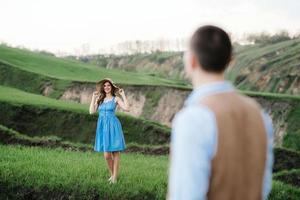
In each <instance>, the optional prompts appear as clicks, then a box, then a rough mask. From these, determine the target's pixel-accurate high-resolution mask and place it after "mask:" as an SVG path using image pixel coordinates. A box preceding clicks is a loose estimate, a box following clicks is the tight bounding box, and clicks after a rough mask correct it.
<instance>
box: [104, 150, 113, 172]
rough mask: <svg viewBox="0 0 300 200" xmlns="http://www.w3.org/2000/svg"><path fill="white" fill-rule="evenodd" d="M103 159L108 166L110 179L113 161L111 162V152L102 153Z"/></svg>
mask: <svg viewBox="0 0 300 200" xmlns="http://www.w3.org/2000/svg"><path fill="white" fill-rule="evenodd" d="M104 158H105V160H106V163H107V165H108V169H109V172H110V176H111V177H112V176H113V175H114V160H113V155H112V153H111V152H104Z"/></svg>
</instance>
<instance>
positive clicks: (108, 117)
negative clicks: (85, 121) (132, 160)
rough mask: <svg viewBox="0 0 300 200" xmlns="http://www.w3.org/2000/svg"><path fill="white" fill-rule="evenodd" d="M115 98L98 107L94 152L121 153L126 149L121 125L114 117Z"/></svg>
mask: <svg viewBox="0 0 300 200" xmlns="http://www.w3.org/2000/svg"><path fill="white" fill-rule="evenodd" d="M116 107H117V104H116V102H115V97H113V98H112V99H111V100H108V101H106V102H103V103H102V104H101V105H100V106H99V107H98V112H99V117H98V121H97V128H96V138H95V145H94V151H98V152H99V151H101V152H111V151H123V150H125V148H126V145H125V139H124V135H123V130H122V126H121V123H120V121H119V119H118V118H117V116H116V115H115V110H116Z"/></svg>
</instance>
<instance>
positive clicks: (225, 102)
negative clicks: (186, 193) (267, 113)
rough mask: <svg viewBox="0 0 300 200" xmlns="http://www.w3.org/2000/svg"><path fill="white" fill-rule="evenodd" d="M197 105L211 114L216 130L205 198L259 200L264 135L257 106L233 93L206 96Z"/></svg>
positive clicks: (264, 146) (263, 159) (247, 98)
mask: <svg viewBox="0 0 300 200" xmlns="http://www.w3.org/2000/svg"><path fill="white" fill-rule="evenodd" d="M200 103H201V104H202V105H205V106H207V107H209V108H210V109H211V110H212V111H213V112H214V114H215V117H216V121H217V128H218V132H217V135H218V142H217V152H216V155H215V157H214V158H213V160H212V173H211V179H210V186H209V190H208V194H207V197H208V199H209V200H248V199H249V200H254V199H255V200H256V199H262V188H263V177H264V169H265V160H266V155H267V135H266V130H265V127H264V123H263V119H262V116H261V114H260V111H261V108H260V106H259V105H258V104H257V103H256V102H255V101H254V100H252V99H250V98H249V97H245V96H243V95H240V94H237V93H236V92H226V93H218V94H214V95H209V96H207V97H204V98H203V99H201V101H200Z"/></svg>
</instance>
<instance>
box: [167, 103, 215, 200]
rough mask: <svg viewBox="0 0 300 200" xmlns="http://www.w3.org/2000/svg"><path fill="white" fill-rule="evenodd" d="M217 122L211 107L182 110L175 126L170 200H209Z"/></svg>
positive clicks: (172, 138)
mask: <svg viewBox="0 0 300 200" xmlns="http://www.w3.org/2000/svg"><path fill="white" fill-rule="evenodd" d="M216 130H217V127H216V119H215V116H214V114H213V112H212V111H211V110H209V109H208V108H207V107H204V106H200V105H195V106H189V107H187V108H184V109H183V110H181V111H180V112H179V113H178V114H177V115H176V116H175V118H174V120H173V123H172V136H171V146H170V148H171V149H170V168H169V185H168V195H167V196H168V199H170V200H181V199H184V200H190V199H206V194H207V191H208V187H209V179H210V173H211V160H212V158H213V156H214V155H215V153H216V147H217V144H216V143H217V136H216V134H217V133H216Z"/></svg>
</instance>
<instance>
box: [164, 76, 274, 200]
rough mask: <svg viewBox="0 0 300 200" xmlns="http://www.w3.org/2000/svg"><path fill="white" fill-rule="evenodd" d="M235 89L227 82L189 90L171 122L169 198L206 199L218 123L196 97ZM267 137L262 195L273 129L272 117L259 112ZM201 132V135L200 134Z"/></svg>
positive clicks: (265, 192) (269, 171) (268, 173)
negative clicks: (189, 92) (182, 106)
mask: <svg viewBox="0 0 300 200" xmlns="http://www.w3.org/2000/svg"><path fill="white" fill-rule="evenodd" d="M233 90H235V88H234V86H233V85H232V84H231V83H230V82H228V81H221V82H215V83H210V84H206V85H203V86H200V87H198V88H196V89H194V90H193V91H192V93H191V94H190V95H189V96H188V98H187V99H186V101H185V103H184V108H183V109H182V110H181V111H179V112H178V113H177V114H176V115H175V117H174V120H173V123H172V136H171V152H170V155H171V163H170V169H169V185H168V193H169V199H170V200H202V199H206V195H207V191H208V187H209V180H210V174H211V161H212V159H213V157H214V156H215V154H216V150H217V134H218V133H217V125H216V119H215V116H214V113H213V112H212V111H211V110H210V109H209V108H208V107H206V106H204V105H199V103H198V102H199V100H200V98H202V97H205V96H207V95H210V94H214V93H220V92H229V91H233ZM261 113H262V116H263V119H264V124H265V128H266V130H267V131H266V132H267V136H268V151H267V161H266V166H265V174H264V183H263V194H262V195H263V196H262V199H267V196H268V194H269V193H270V191H271V187H272V167H273V128H272V121H271V118H270V117H269V115H268V114H267V113H265V112H264V111H262V112H261ZM199 133H201V134H199Z"/></svg>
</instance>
